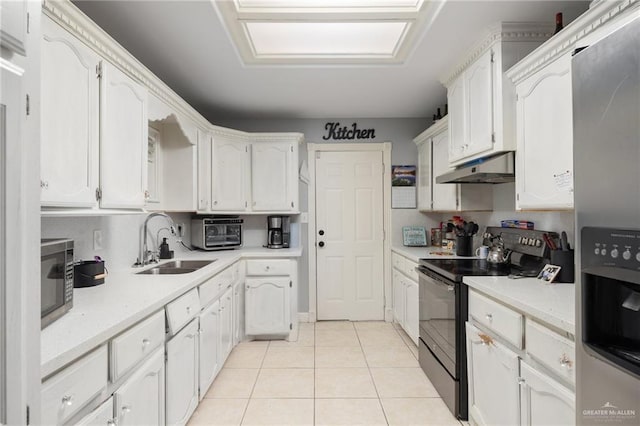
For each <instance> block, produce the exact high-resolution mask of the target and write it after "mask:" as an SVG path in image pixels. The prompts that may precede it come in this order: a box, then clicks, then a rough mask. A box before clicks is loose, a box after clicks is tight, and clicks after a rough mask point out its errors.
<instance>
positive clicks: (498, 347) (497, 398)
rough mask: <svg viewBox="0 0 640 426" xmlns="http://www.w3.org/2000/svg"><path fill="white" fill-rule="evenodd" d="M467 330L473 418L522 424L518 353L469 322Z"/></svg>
mask: <svg viewBox="0 0 640 426" xmlns="http://www.w3.org/2000/svg"><path fill="white" fill-rule="evenodd" d="M466 333H467V374H468V381H469V416H470V418H472V419H473V421H475V423H477V424H479V425H517V424H519V421H520V410H519V389H518V355H517V354H516V353H515V352H513V351H511V350H509V349H508V348H507V347H506V346H504V345H502V344H500V343H499V342H496V341H495V340H494V339H493V338H491V337H490V336H489V335H487V334H485V333H484V332H482V331H480V330H479V329H478V328H476V327H474V326H473V325H471V324H470V323H468V322H467V324H466Z"/></svg>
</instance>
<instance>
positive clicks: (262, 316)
mask: <svg viewBox="0 0 640 426" xmlns="http://www.w3.org/2000/svg"><path fill="white" fill-rule="evenodd" d="M290 283H291V280H290V279H289V278H288V277H264V278H247V280H246V284H245V289H246V293H245V297H246V300H245V327H246V333H247V334H249V335H254V336H255V335H261V334H287V333H289V331H290V324H291V321H290V311H291V304H290V300H289V286H290Z"/></svg>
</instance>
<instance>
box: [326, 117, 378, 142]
mask: <svg viewBox="0 0 640 426" xmlns="http://www.w3.org/2000/svg"><path fill="white" fill-rule="evenodd" d="M324 129H325V130H326V131H327V133H326V134H325V135H324V136H323V137H322V139H323V140H325V141H328V140H329V139H333V140H354V139H375V138H376V130H375V129H358V126H357V125H356V123H353V124H352V125H351V127H347V126H342V127H340V122H339V121H335V122H333V121H329V122H327V124H325V125H324Z"/></svg>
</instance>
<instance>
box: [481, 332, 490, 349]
mask: <svg viewBox="0 0 640 426" xmlns="http://www.w3.org/2000/svg"><path fill="white" fill-rule="evenodd" d="M478 337H479V338H480V340H481V342H480V343H481V344H482V345H485V346H486V345H493V338H492V337H491V336H489V335H488V334H484V333H478Z"/></svg>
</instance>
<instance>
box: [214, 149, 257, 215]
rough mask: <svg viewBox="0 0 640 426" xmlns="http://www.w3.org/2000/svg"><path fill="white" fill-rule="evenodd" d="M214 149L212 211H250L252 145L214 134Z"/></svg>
mask: <svg viewBox="0 0 640 426" xmlns="http://www.w3.org/2000/svg"><path fill="white" fill-rule="evenodd" d="M212 150H213V160H212V163H211V210H214V211H238V212H240V211H245V210H247V208H248V196H247V193H248V188H249V145H248V144H247V143H246V142H243V141H240V140H228V139H225V138H223V137H220V136H214V139H213V144H212Z"/></svg>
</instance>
